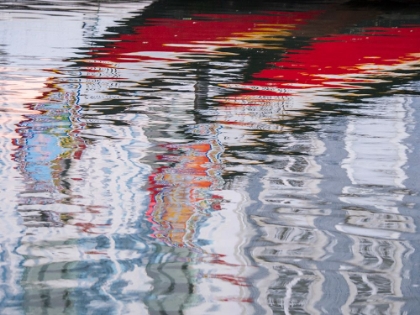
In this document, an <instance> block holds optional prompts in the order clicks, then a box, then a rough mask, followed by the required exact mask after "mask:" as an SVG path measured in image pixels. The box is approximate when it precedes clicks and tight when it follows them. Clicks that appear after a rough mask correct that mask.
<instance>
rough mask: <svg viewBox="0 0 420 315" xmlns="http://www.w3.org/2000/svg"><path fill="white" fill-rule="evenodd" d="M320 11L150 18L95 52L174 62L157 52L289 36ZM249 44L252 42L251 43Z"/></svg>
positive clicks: (118, 58) (116, 58)
mask: <svg viewBox="0 0 420 315" xmlns="http://www.w3.org/2000/svg"><path fill="white" fill-rule="evenodd" d="M317 14H319V13H318V12H280V13H279V12H273V13H267V14H266V15H256V14H250V15H239V14H238V15H229V14H199V15H193V16H192V17H191V19H188V20H176V19H163V18H160V19H148V20H147V21H146V23H145V25H142V26H137V27H135V28H134V32H133V33H132V34H122V35H120V36H118V37H116V38H111V39H110V40H111V41H112V44H111V45H108V46H106V47H103V48H96V49H94V50H93V51H92V54H93V55H95V60H104V61H111V62H133V61H136V60H148V59H170V58H169V57H168V55H159V54H158V53H157V52H171V53H188V52H195V53H197V52H202V53H203V52H207V53H209V52H211V51H215V50H216V49H220V48H223V47H235V46H238V42H239V41H240V42H241V47H244V46H246V45H247V44H246V41H248V42H250V41H252V40H255V39H261V38H268V37H270V36H275V35H283V36H284V35H285V32H287V31H291V30H293V29H295V28H296V27H297V25H300V24H302V23H305V21H307V20H309V19H311V18H313V17H315V16H316V15H317ZM248 44H249V43H248Z"/></svg>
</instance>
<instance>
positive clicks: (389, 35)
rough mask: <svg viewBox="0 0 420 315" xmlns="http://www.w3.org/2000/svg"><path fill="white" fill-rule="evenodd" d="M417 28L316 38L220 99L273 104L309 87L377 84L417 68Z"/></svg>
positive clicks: (419, 32)
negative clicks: (237, 92)
mask: <svg viewBox="0 0 420 315" xmlns="http://www.w3.org/2000/svg"><path fill="white" fill-rule="evenodd" d="M419 38H420V27H400V28H385V27H375V28H369V29H367V30H366V31H365V32H363V33H361V34H354V35H353V34H351V35H348V34H345V35H331V36H328V37H320V38H316V39H314V40H313V42H312V43H311V44H310V45H308V46H306V47H303V48H301V49H299V50H289V51H288V54H287V55H286V56H285V57H284V58H283V59H282V60H281V61H278V62H275V63H273V64H271V65H270V67H269V68H267V69H264V70H262V71H261V72H259V73H256V74H254V78H255V79H254V80H252V81H250V82H247V83H244V84H235V85H229V84H228V85H227V86H229V87H236V88H242V89H249V90H253V91H252V92H249V93H241V94H239V95H236V96H232V97H230V98H227V99H225V100H223V102H225V103H231V104H232V103H233V104H241V103H242V104H243V103H245V102H246V103H247V104H250V105H252V104H253V103H254V104H262V103H264V100H266V102H270V101H271V100H278V97H282V96H290V95H292V94H294V93H295V92H297V90H302V89H310V88H318V89H319V88H341V89H343V88H344V89H351V88H353V89H354V88H360V86H358V85H357V84H359V85H360V84H361V83H369V82H380V80H382V79H385V80H386V79H387V77H388V78H389V77H390V76H391V77H392V76H396V75H398V73H397V71H400V70H406V69H410V67H412V66H418V65H419V63H418V61H419V56H420V41H419Z"/></svg>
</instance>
